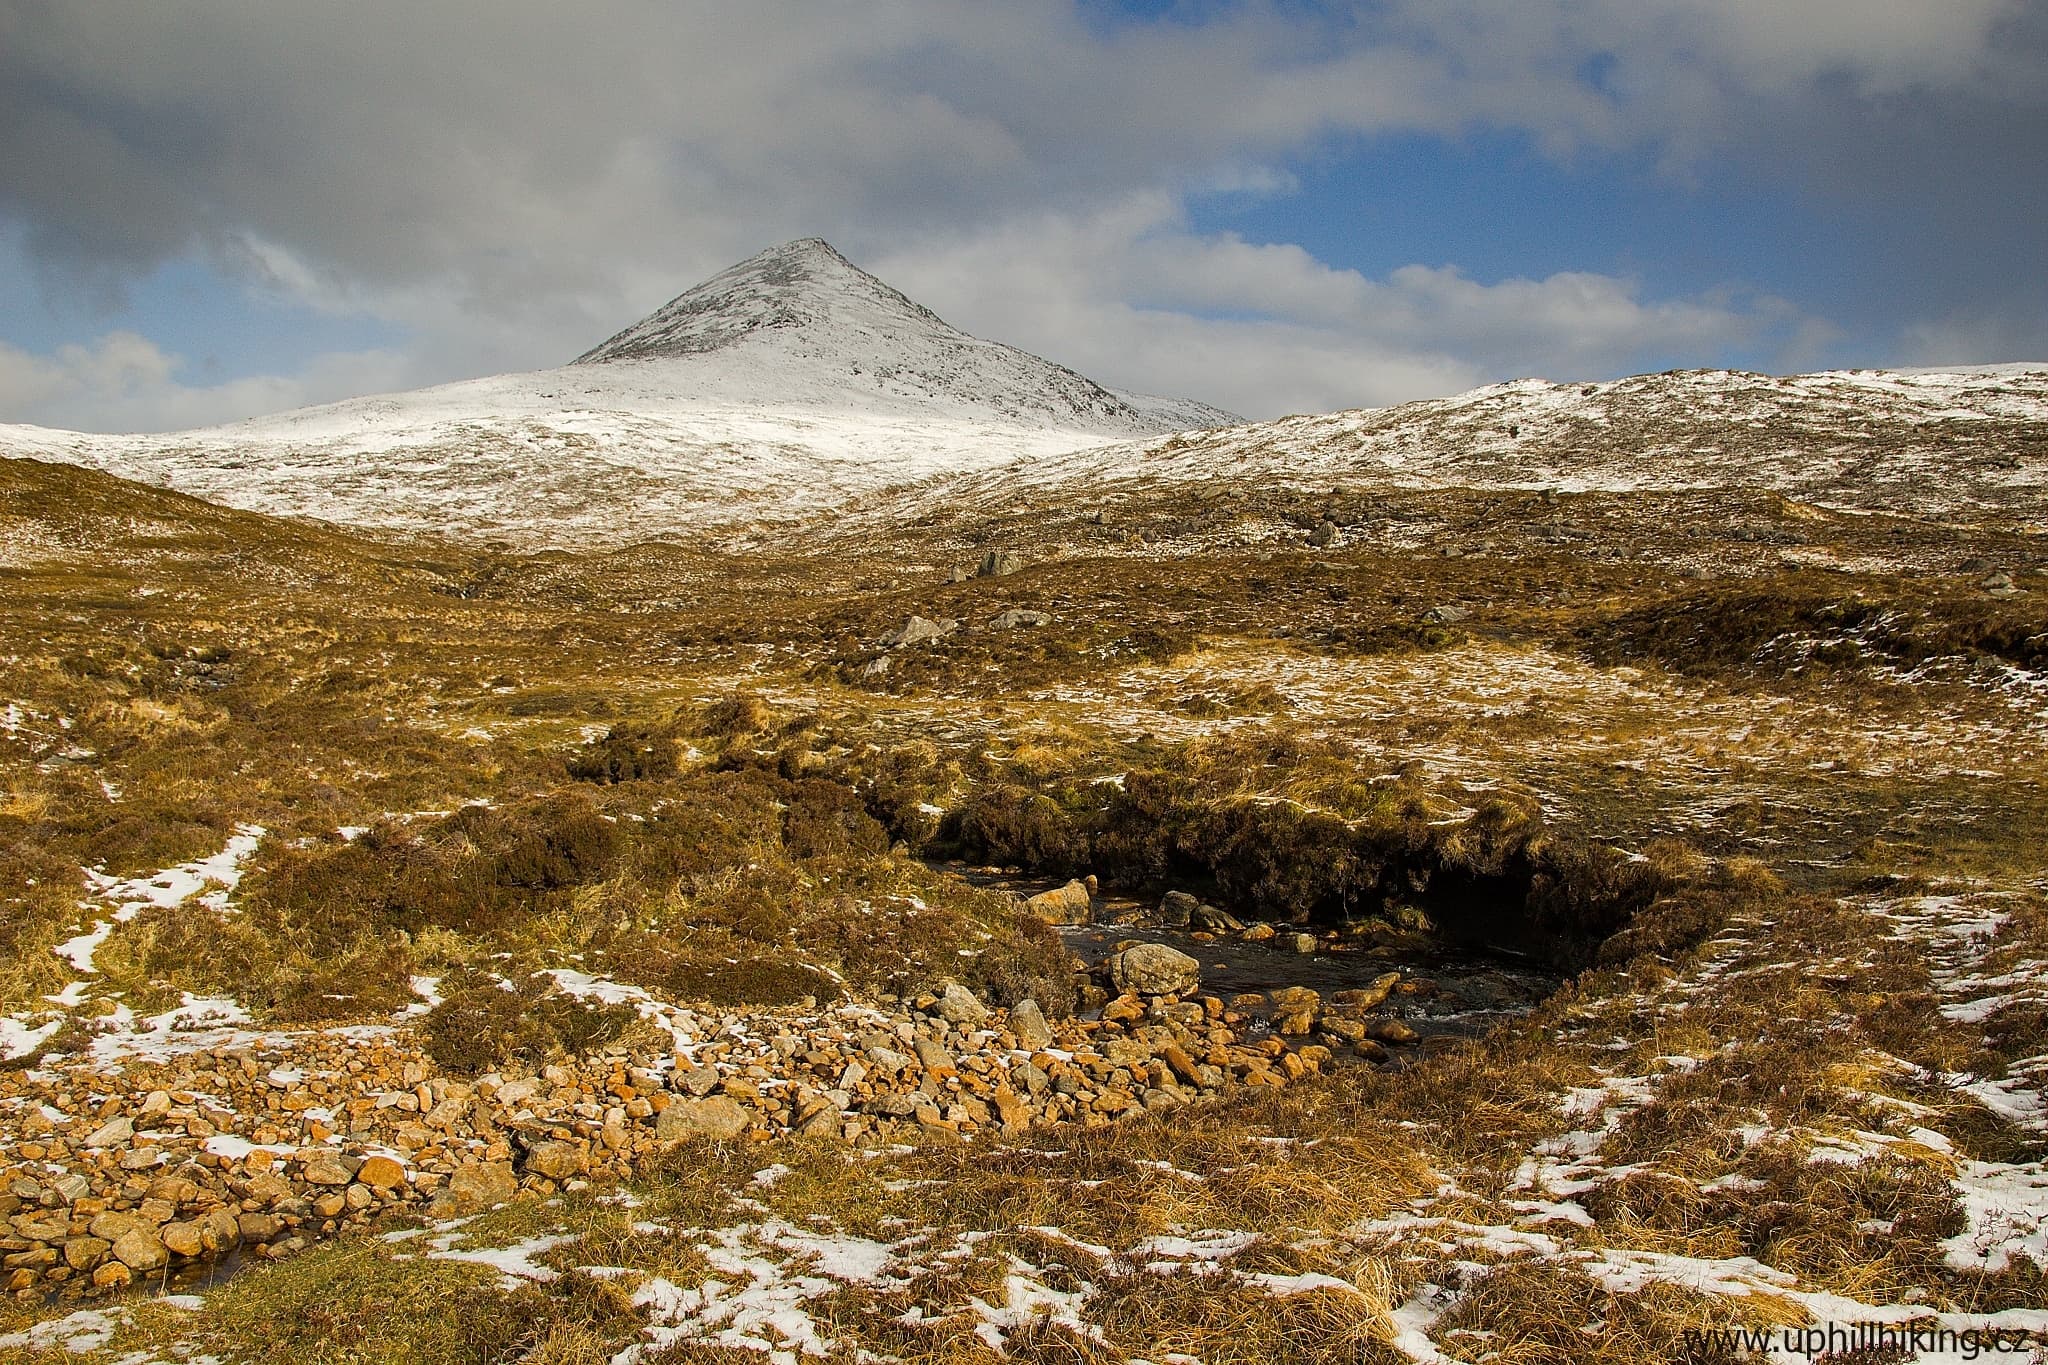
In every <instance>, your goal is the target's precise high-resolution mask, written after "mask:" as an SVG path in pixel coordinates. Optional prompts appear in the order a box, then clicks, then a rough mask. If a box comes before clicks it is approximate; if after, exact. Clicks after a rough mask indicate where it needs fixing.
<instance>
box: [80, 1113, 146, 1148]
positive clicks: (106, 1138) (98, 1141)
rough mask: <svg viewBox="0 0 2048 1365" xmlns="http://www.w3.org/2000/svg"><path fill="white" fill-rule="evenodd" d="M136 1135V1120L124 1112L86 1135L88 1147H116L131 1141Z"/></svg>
mask: <svg viewBox="0 0 2048 1365" xmlns="http://www.w3.org/2000/svg"><path fill="white" fill-rule="evenodd" d="M134 1136H135V1121H134V1120H133V1119H131V1118H129V1117H127V1116H126V1115H125V1114H124V1115H122V1116H121V1117H120V1118H117V1119H109V1120H107V1121H106V1122H105V1123H103V1124H101V1125H100V1126H99V1127H97V1128H95V1129H93V1130H92V1132H91V1133H90V1134H88V1135H87V1136H86V1139H85V1145H86V1146H88V1147H115V1146H119V1145H120V1144H122V1143H125V1142H127V1141H129V1140H130V1139H132V1138H133V1137H134Z"/></svg>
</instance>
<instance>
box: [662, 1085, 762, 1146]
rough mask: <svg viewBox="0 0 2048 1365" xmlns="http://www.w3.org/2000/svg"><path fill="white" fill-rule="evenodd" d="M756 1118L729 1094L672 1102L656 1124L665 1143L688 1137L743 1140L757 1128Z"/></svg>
mask: <svg viewBox="0 0 2048 1365" xmlns="http://www.w3.org/2000/svg"><path fill="white" fill-rule="evenodd" d="M753 1125H754V1117H753V1115H752V1114H751V1113H749V1112H748V1111H747V1109H746V1107H745V1106H744V1105H742V1104H741V1103H740V1102H739V1101H738V1100H735V1099H732V1098H731V1097H729V1096H726V1095H713V1096H711V1097H709V1098H708V1099H701V1100H684V1099H679V1100H675V1101H672V1102H671V1103H670V1104H669V1107H668V1108H666V1109H664V1110H662V1111H661V1117H660V1118H658V1119H656V1120H655V1122H654V1135H655V1136H656V1137H657V1138H659V1139H661V1140H662V1141H663V1142H679V1141H682V1140H683V1139H685V1138H697V1137H708V1138H719V1139H722V1140H723V1139H730V1138H736V1137H739V1136H740V1135H741V1134H743V1133H745V1132H746V1131H747V1129H749V1128H751V1127H753Z"/></svg>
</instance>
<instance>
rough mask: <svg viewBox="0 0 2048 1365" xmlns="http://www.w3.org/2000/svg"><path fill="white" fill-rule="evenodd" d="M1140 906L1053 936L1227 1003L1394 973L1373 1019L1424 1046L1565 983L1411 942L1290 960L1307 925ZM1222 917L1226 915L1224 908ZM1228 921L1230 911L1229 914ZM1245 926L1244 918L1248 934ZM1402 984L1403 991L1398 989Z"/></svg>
mask: <svg viewBox="0 0 2048 1365" xmlns="http://www.w3.org/2000/svg"><path fill="white" fill-rule="evenodd" d="M932 866H933V868H934V870H936V871H939V872H943V873H945V874H947V875H949V876H954V877H958V878H960V879H961V880H963V881H966V882H969V883H971V884H973V885H975V886H981V887H992V888H999V889H1002V890H1008V891H1014V892H1016V893H1018V894H1020V895H1025V896H1029V895H1033V894H1035V893H1037V892H1040V891H1049V890H1052V889H1053V888H1055V887H1056V886H1059V885H1061V884H1062V883H1059V882H1053V881H1047V880H1044V879H1042V878H1028V877H1020V876H1013V875H1009V874H1005V873H1002V872H999V871H994V870H991V869H988V868H979V867H969V866H966V865H964V864H960V863H935V864H932ZM1152 908H1153V907H1152V904H1151V903H1149V902H1140V901H1136V900H1132V899H1130V898H1128V897H1121V896H1117V895H1113V894H1111V895H1104V896H1099V897H1098V898H1097V899H1096V907H1095V922H1094V923H1093V924H1087V925H1070V926H1062V927H1061V928H1060V931H1059V932H1060V937H1061V938H1062V939H1063V940H1065V942H1066V945H1067V947H1068V949H1069V950H1071V951H1072V952H1073V953H1074V954H1075V955H1076V956H1078V957H1080V958H1081V959H1082V960H1083V961H1085V962H1088V963H1089V964H1091V965H1092V964H1094V963H1096V962H1099V961H1101V960H1102V959H1103V958H1105V957H1107V956H1109V954H1110V952H1111V951H1112V949H1113V948H1114V947H1115V946H1116V945H1117V944H1119V943H1132V942H1137V943H1163V944H1165V945H1166V946H1168V947H1170V948H1175V949H1178V950H1179V951H1180V952H1183V953H1186V954H1187V955H1188V956H1190V957H1192V958H1194V959H1195V960H1196V961H1198V962H1200V963H1201V964H1202V989H1203V990H1204V991H1205V992H1207V993H1208V994H1211V995H1218V996H1221V997H1223V999H1224V1000H1226V1001H1228V1000H1229V999H1230V998H1231V997H1232V996H1235V995H1241V994H1248V993H1253V992H1257V993H1267V994H1269V993H1271V992H1273V991H1277V990H1282V989H1285V988H1287V987H1290V986H1305V987H1307V988H1308V989H1310V990H1313V991H1316V992H1318V993H1319V994H1322V995H1324V996H1326V997H1327V996H1328V995H1330V994H1331V993H1332V992H1334V991H1343V990H1355V989H1358V988H1361V987H1364V986H1368V985H1370V984H1371V983H1372V981H1373V980H1374V978H1376V977H1379V976H1382V975H1384V974H1385V973H1387V972H1399V973H1400V974H1401V980H1402V982H1403V986H1401V987H1397V988H1396V990H1395V993H1394V994H1393V995H1391V996H1389V997H1388V999H1387V1001H1386V1004H1385V1005H1384V1006H1382V1007H1381V1008H1380V1009H1379V1010H1377V1011H1376V1013H1380V1014H1387V1015H1392V1016H1393V1017H1395V1018H1397V1019H1400V1020H1402V1021H1403V1022H1404V1023H1406V1024H1407V1025H1408V1026H1409V1027H1410V1028H1412V1029H1414V1030H1415V1031H1416V1032H1417V1033H1418V1034H1420V1035H1421V1043H1420V1046H1422V1047H1424V1048H1427V1047H1428V1045H1429V1044H1430V1042H1431V1040H1432V1039H1442V1040H1446V1041H1449V1040H1453V1039H1464V1038H1476V1037H1479V1036H1481V1035H1483V1034H1484V1033H1486V1032H1487V1031H1488V1030H1489V1029H1491V1028H1493V1027H1494V1026H1495V1025H1496V1024H1499V1023H1501V1022H1503V1021H1506V1020H1509V1019H1513V1018H1515V1017H1517V1016H1519V1015H1523V1014H1527V1013H1528V1012H1529V1011H1530V1010H1532V1009H1534V1008H1535V1007H1536V1006H1537V1005H1538V1004H1539V1003H1541V1002H1542V1001H1543V1000H1544V999H1545V998H1546V997H1548V996H1549V995H1550V994H1551V993H1552V992H1554V991H1555V990H1556V989H1557V988H1558V987H1559V986H1560V985H1561V984H1563V982H1564V980H1565V977H1564V975H1563V974H1562V973H1559V972H1557V971H1554V970H1551V969H1550V968H1548V967H1546V966H1544V965H1542V964H1540V963H1537V962H1535V961H1533V960H1530V959H1527V958H1522V957H1515V956H1511V955H1507V954H1500V953H1474V952H1466V951H1458V950H1454V949H1449V948H1444V947H1442V946H1440V945H1434V944H1431V943H1429V942H1428V941H1426V940H1425V939H1424V938H1423V937H1422V936H1421V935H1416V934H1406V935H1402V936H1401V938H1400V939H1398V940H1396V941H1387V942H1375V941H1373V940H1371V939H1368V938H1348V937H1338V938H1336V939H1334V940H1333V939H1331V938H1330V937H1328V936H1327V935H1326V934H1320V935H1318V937H1317V944H1316V951H1315V952H1314V953H1302V952H1297V951H1296V950H1295V948H1294V943H1293V940H1294V936H1295V934H1296V933H1297V932H1303V931H1305V929H1306V928H1307V926H1296V925H1283V924H1275V925H1274V926H1273V927H1274V928H1275V929H1277V930H1278V931H1279V932H1278V933H1277V934H1276V935H1275V936H1274V937H1273V938H1270V939H1267V940H1265V941H1263V942H1248V941H1245V940H1243V939H1240V938H1238V937H1236V936H1234V935H1218V936H1215V937H1213V938H1211V937H1207V936H1204V937H1201V938H1198V937H1196V935H1195V934H1194V933H1193V932H1191V931H1189V930H1185V929H1170V928H1164V927H1160V926H1158V925H1156V924H1149V923H1147V922H1146V921H1147V919H1148V918H1149V917H1150V916H1149V912H1150V911H1151V910H1152ZM1223 908H1224V909H1226V910H1228V909H1231V907H1229V906H1224V907H1223ZM1232 913H1236V912H1235V911H1234V910H1233V911H1232ZM1252 923H1253V921H1250V920H1246V926H1247V927H1250V926H1251V925H1252ZM1410 983H1412V985H1413V989H1412V990H1411V989H1408V987H1409V985H1410Z"/></svg>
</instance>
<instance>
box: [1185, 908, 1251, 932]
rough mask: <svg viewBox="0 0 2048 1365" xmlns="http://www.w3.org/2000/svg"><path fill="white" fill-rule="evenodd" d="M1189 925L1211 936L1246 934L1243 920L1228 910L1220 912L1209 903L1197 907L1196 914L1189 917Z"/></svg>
mask: <svg viewBox="0 0 2048 1365" xmlns="http://www.w3.org/2000/svg"><path fill="white" fill-rule="evenodd" d="M1188 923H1189V924H1190V925H1191V926H1192V927H1194V928H1196V929H1200V930H1202V931H1203V932H1204V933H1210V934H1241V933H1243V932H1244V921H1243V920H1240V919H1239V918H1238V917H1237V916H1235V915H1233V914H1231V913H1230V912H1229V911H1228V910H1219V909H1217V908H1216V907H1215V906H1213V905H1210V904H1208V903H1207V902H1204V903H1202V904H1200V905H1197V906H1196V907H1195V909H1194V912H1193V913H1192V914H1191V915H1189V916H1188Z"/></svg>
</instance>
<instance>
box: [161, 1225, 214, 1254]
mask: <svg viewBox="0 0 2048 1365" xmlns="http://www.w3.org/2000/svg"><path fill="white" fill-rule="evenodd" d="M162 1237H163V1241H164V1249H165V1250H166V1251H169V1252H170V1253H171V1254H172V1255H173V1256H197V1255H200V1254H201V1253H202V1252H204V1251H205V1250H206V1236H205V1232H204V1229H202V1228H201V1227H200V1225H199V1224H197V1223H166V1224H164V1229H163V1233H162Z"/></svg>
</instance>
